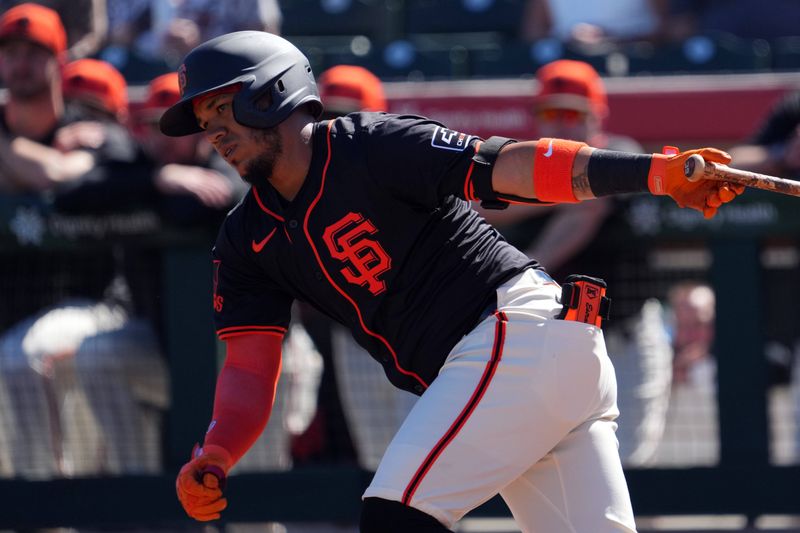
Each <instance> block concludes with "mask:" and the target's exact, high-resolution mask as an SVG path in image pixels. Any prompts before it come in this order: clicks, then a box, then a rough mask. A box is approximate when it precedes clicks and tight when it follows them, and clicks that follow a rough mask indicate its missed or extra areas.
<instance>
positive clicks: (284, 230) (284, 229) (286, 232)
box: [283, 226, 294, 244]
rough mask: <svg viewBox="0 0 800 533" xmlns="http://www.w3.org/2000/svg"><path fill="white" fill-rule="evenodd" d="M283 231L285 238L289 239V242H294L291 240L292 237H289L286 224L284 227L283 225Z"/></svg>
mask: <svg viewBox="0 0 800 533" xmlns="http://www.w3.org/2000/svg"><path fill="white" fill-rule="evenodd" d="M283 232H284V233H285V234H286V238H287V239H289V244H294V243H293V242H292V238H291V237H289V232H288V231H286V226H284V227H283Z"/></svg>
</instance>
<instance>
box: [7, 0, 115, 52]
mask: <svg viewBox="0 0 800 533" xmlns="http://www.w3.org/2000/svg"><path fill="white" fill-rule="evenodd" d="M21 3H23V2H20V1H18V0H0V12H2V11H6V10H7V9H9V8H11V7H13V6H16V5H18V4H21ZM34 3H36V4H40V5H43V6H45V7H49V8H50V9H53V10H54V11H56V12H57V13H58V15H59V17H60V18H61V21H62V22H63V23H64V27H65V29H66V32H67V54H68V56H69V57H70V58H71V59H79V58H82V57H87V56H90V55H92V54H94V53H95V52H97V51H98V50H99V49H100V47H101V46H102V44H103V43H104V42H105V39H106V35H107V32H108V16H107V14H106V1H105V0H36V1H35V2H34Z"/></svg>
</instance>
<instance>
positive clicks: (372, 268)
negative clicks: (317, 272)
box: [322, 213, 392, 296]
mask: <svg viewBox="0 0 800 533" xmlns="http://www.w3.org/2000/svg"><path fill="white" fill-rule="evenodd" d="M377 231H378V230H377V229H376V228H375V226H374V225H373V224H372V222H371V221H369V220H366V219H364V217H363V216H362V215H361V214H360V213H348V214H347V215H346V216H345V217H343V218H342V219H341V220H339V221H338V222H334V223H333V224H331V225H330V226H328V227H327V228H326V229H325V232H324V233H323V234H322V240H323V241H324V242H325V245H326V246H327V247H328V251H329V252H330V253H331V257H333V258H334V259H338V260H340V261H342V262H344V263H346V265H347V266H345V267H344V268H343V269H341V270H340V272H341V273H342V275H343V276H344V278H345V279H346V280H347V281H349V282H350V283H353V284H354V285H360V286H362V287H365V286H366V288H367V289H368V290H369V292H371V293H372V294H373V295H375V296H377V295H378V294H380V293H382V292H383V291H385V290H386V282H385V281H382V280H379V279H378V276H380V275H381V274H383V273H384V272H386V271H388V270H389V269H390V268H392V258H391V257H389V254H387V253H386V251H385V250H384V249H383V247H382V246H381V245H380V243H379V242H378V241H376V240H374V239H371V238H369V235H373V234H374V233H376V232H377Z"/></svg>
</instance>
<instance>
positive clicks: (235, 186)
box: [132, 73, 247, 227]
mask: <svg viewBox="0 0 800 533" xmlns="http://www.w3.org/2000/svg"><path fill="white" fill-rule="evenodd" d="M179 98H180V91H179V86H178V75H177V74H175V73H170V74H163V75H161V76H159V77H157V78H155V79H154V80H152V81H151V82H150V85H149V86H148V92H147V97H146V99H145V101H144V103H143V105H142V107H141V109H140V111H139V113H138V114H137V115H136V116H135V117H134V124H133V125H132V126H133V128H134V131H135V136H136V138H137V140H138V141H139V143H140V145H141V148H142V150H143V152H144V156H145V161H146V165H147V166H148V167H149V170H148V171H147V172H146V175H149V176H151V177H152V180H147V184H146V185H145V186H144V188H143V189H142V191H141V192H140V194H147V193H155V194H156V196H155V197H154V198H153V199H152V201H153V202H155V205H157V206H158V207H159V211H160V212H161V213H162V214H163V215H164V216H166V217H168V219H169V220H171V221H173V222H180V223H183V224H202V225H204V226H205V227H212V226H213V224H214V223H215V220H209V216H208V210H209V209H211V210H213V211H215V212H216V213H217V215H218V216H221V215H223V214H224V212H226V211H227V209H228V208H229V207H230V206H232V205H233V204H234V203H235V202H237V201H238V200H239V198H241V196H242V195H243V194H244V193H245V192H246V190H247V186H246V184H245V183H244V182H243V181H242V180H241V179H240V178H239V176H238V175H237V174H236V173H235V172H233V171H231V169H230V168H229V166H228V165H226V164H225V162H224V161H223V160H222V158H220V157H219V156H218V155H217V154H216V153H215V152H214V151H213V150H212V149H211V147H210V146H208V144H207V143H204V142H202V138H201V137H200V136H198V135H195V136H189V137H167V136H166V135H163V134H162V133H161V132H160V131H159V130H158V119H159V117H160V116H161V113H162V112H163V110H164V109H166V107H168V106H169V105H171V104H172V103H174V102H176V101H178V99H179ZM143 200H144V201H147V200H146V197H145V198H143ZM212 218H213V217H212Z"/></svg>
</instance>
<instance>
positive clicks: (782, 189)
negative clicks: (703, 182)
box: [683, 154, 800, 196]
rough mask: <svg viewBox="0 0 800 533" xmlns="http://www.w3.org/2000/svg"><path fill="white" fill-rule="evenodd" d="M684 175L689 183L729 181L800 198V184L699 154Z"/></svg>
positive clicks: (687, 162) (685, 165)
mask: <svg viewBox="0 0 800 533" xmlns="http://www.w3.org/2000/svg"><path fill="white" fill-rule="evenodd" d="M683 174H684V175H685V176H686V179H688V180H689V181H697V180H699V179H707V180H715V181H727V182H729V183H736V184H738V185H745V186H747V187H753V188H755V189H763V190H765V191H772V192H779V193H781V194H788V195H789V196H800V182H797V181H792V180H787V179H784V178H778V177H776V176H770V175H768V174H759V173H758V172H750V171H749V170H740V169H738V168H731V167H729V166H727V165H723V164H720V163H714V162H713V161H706V160H705V159H703V158H702V157H700V156H699V155H698V154H694V155H693V156H691V157H689V158H688V159H687V160H686V163H685V164H684V166H683Z"/></svg>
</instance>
